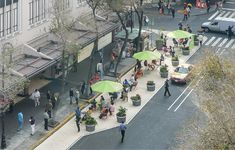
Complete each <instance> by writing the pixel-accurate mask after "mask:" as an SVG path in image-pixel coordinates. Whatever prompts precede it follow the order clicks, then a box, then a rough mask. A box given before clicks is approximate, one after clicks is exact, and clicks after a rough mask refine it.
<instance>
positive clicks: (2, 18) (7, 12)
mask: <svg viewBox="0 0 235 150" xmlns="http://www.w3.org/2000/svg"><path fill="white" fill-rule="evenodd" d="M18 5H19V4H18V0H0V38H2V37H4V36H6V35H10V34H12V33H14V32H16V31H18V28H19V27H18V26H19V21H18V20H19V9H18Z"/></svg>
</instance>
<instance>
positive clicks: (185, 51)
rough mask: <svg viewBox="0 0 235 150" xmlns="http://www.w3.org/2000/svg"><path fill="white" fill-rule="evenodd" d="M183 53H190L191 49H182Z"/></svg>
mask: <svg viewBox="0 0 235 150" xmlns="http://www.w3.org/2000/svg"><path fill="white" fill-rule="evenodd" d="M182 54H183V55H189V54H190V51H189V50H186V49H182Z"/></svg>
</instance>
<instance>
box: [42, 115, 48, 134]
mask: <svg viewBox="0 0 235 150" xmlns="http://www.w3.org/2000/svg"><path fill="white" fill-rule="evenodd" d="M43 115H44V129H45V130H47V131H48V120H49V115H48V112H47V111H46V110H45V111H44V114H43Z"/></svg>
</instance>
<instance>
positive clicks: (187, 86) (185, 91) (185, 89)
mask: <svg viewBox="0 0 235 150" xmlns="http://www.w3.org/2000/svg"><path fill="white" fill-rule="evenodd" d="M190 85H191V83H190V84H189V85H188V86H187V87H186V88H185V89H184V91H183V92H182V93H181V94H180V96H179V97H178V98H177V99H176V100H175V101H174V102H173V103H172V104H171V106H170V107H169V108H168V110H170V109H171V107H172V106H173V105H175V103H176V102H177V101H178V100H179V99H180V97H181V96H182V95H183V94H184V93H185V92H186V90H187V89H188V88H189V86H190Z"/></svg>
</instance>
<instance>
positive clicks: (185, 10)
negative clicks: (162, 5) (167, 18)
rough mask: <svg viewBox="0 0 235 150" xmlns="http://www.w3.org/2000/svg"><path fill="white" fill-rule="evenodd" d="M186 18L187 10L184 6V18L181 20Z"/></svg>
mask: <svg viewBox="0 0 235 150" xmlns="http://www.w3.org/2000/svg"><path fill="white" fill-rule="evenodd" d="M187 20H188V11H187V9H186V8H185V9H184V18H183V21H187Z"/></svg>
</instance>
